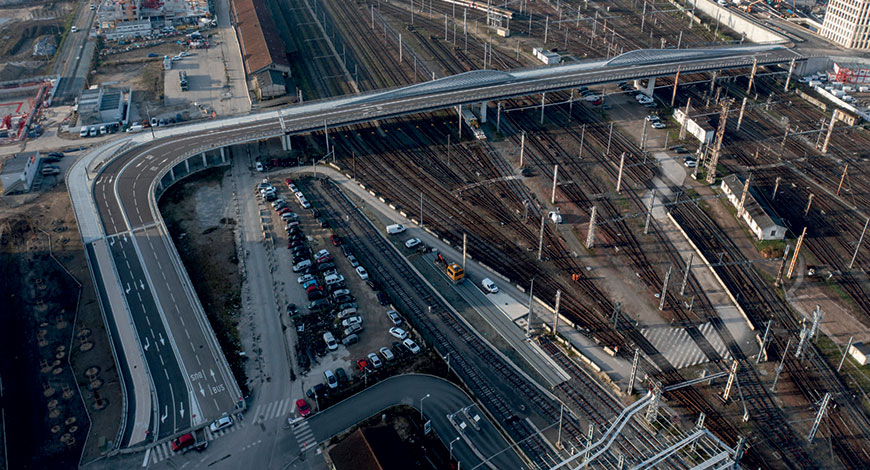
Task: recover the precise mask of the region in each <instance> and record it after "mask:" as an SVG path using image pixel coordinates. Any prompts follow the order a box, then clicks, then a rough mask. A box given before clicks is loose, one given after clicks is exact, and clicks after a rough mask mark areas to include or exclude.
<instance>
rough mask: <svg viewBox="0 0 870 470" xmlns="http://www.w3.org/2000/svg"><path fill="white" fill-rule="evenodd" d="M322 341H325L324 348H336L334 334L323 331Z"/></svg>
mask: <svg viewBox="0 0 870 470" xmlns="http://www.w3.org/2000/svg"><path fill="white" fill-rule="evenodd" d="M323 342H324V343H326V348H327V349H329V350H330V351H335V350H336V349H338V343H336V342H335V336H333V335H332V333H330V332H329V331H327V332H326V333H323Z"/></svg>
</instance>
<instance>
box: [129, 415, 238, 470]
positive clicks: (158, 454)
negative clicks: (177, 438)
mask: <svg viewBox="0 0 870 470" xmlns="http://www.w3.org/2000/svg"><path fill="white" fill-rule="evenodd" d="M245 426H247V423H245V422H244V421H242V420H238V419H237V420H235V421H234V422H233V425H232V426H230V427H228V428H223V429H221V430H219V431H217V432H211V430H210V429H209V428H205V440H206V441H207V442H211V441H213V440H215V439H217V438H219V437H222V436H226V435H227V434H232V433H234V432H236V431H238V430H240V429H242V428H244V427H245ZM171 442H172V441H165V442H162V443H160V444H157V445H156V446H154V447H152V448H150V449H149V450H148V451H149V452H150V454H149V453H146V456H145V461H144V462H143V463H142V466H143V467H145V466H147V465H148V464H155V463H159V462H162V461H163V460H166V459H168V458H169V457H172V456H173V455H175V452H172V447H171Z"/></svg>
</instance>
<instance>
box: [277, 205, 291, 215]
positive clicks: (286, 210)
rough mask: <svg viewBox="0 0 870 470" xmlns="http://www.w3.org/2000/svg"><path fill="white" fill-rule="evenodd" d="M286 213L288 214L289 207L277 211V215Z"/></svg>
mask: <svg viewBox="0 0 870 470" xmlns="http://www.w3.org/2000/svg"><path fill="white" fill-rule="evenodd" d="M288 212H290V208H289V207H282V208H280V209H278V215H282V214H286V213H288Z"/></svg>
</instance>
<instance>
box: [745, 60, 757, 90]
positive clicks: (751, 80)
mask: <svg viewBox="0 0 870 470" xmlns="http://www.w3.org/2000/svg"><path fill="white" fill-rule="evenodd" d="M757 71H758V59H752V73H750V74H749V86H747V87H746V94H747V95H748V94H750V93H752V84H753V83H754V82H755V72H757Z"/></svg>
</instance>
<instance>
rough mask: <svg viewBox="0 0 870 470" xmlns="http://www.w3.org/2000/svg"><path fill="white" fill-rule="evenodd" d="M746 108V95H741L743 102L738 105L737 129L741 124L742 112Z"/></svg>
mask: <svg viewBox="0 0 870 470" xmlns="http://www.w3.org/2000/svg"><path fill="white" fill-rule="evenodd" d="M745 110H746V97H745V96H744V97H743V104H741V105H740V115H739V116H737V130H738V131H739V130H740V125H741V124H743V112H744V111H745Z"/></svg>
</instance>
